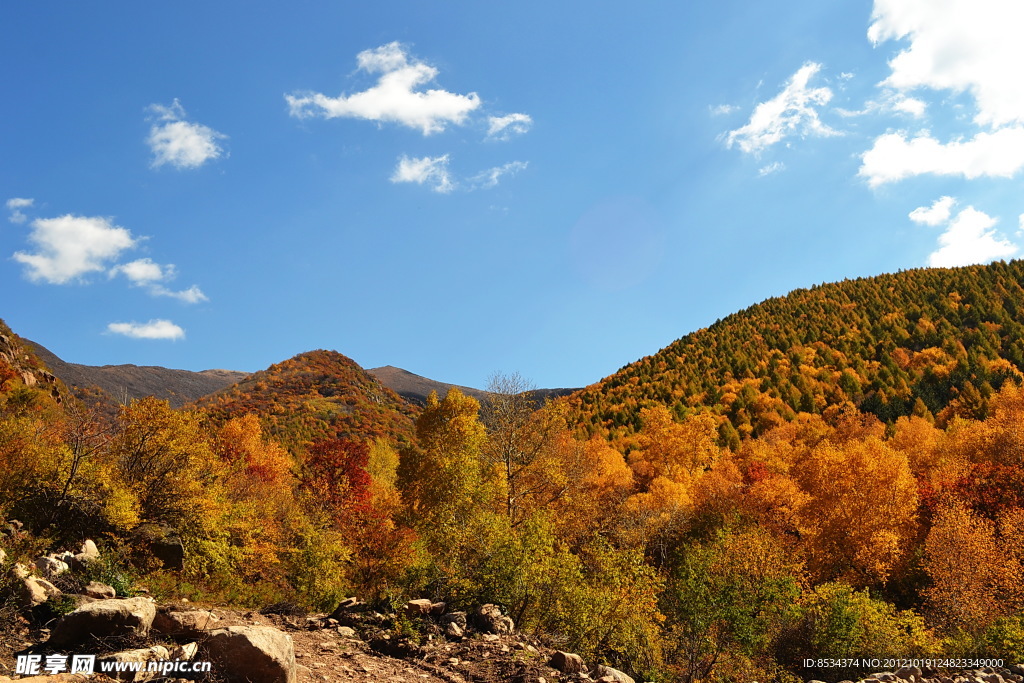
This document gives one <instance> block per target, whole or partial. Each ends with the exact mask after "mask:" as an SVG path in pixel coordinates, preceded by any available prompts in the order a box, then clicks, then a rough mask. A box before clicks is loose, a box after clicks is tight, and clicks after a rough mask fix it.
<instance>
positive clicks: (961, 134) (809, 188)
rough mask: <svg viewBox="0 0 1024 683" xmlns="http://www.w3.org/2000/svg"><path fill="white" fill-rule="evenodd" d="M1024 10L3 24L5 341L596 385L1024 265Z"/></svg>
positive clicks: (106, 352)
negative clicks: (873, 295) (797, 310)
mask: <svg viewBox="0 0 1024 683" xmlns="http://www.w3.org/2000/svg"><path fill="white" fill-rule="evenodd" d="M1021 25H1024V10H1022V9H1021V6H1020V4H1019V3H1017V2H1010V1H1007V0H972V1H968V0H948V1H946V2H942V3H936V2H932V1H930V0H876V1H875V2H874V3H872V2H865V1H860V2H845V3H822V2H820V0H808V1H800V0H798V1H795V2H790V3H786V4H785V5H779V4H777V3H774V4H773V3H749V2H745V3H740V2H721V3H678V2H671V3H670V2H649V3H640V4H639V5H636V6H630V7H628V8H627V7H626V6H625V5H622V4H621V3H608V2H586V3H583V2H566V3H551V2H545V3H538V2H524V3H517V4H515V6H512V5H507V4H505V5H500V6H499V5H495V4H493V3H454V2H423V1H422V0H417V1H416V2H381V3H374V4H373V6H372V7H370V6H369V3H360V4H356V3H334V2H297V3H288V4H284V3H269V2H244V3H243V2H217V3H198V2H189V1H182V2H178V3H173V4H171V5H167V4H163V5H158V4H156V3H129V2H109V3H79V2H54V3H4V4H3V5H2V6H0V59H2V62H3V64H4V65H5V68H4V69H3V70H2V71H0V88H2V91H3V92H4V94H5V103H4V106H3V107H0V189H2V192H3V195H2V197H0V201H2V202H4V203H5V206H4V207H2V208H4V210H5V211H6V215H5V217H4V218H3V219H2V221H0V290H2V291H3V292H4V294H5V295H4V296H3V306H2V309H0V317H2V318H4V319H5V320H6V321H7V322H8V324H9V325H11V327H12V328H13V329H14V330H15V331H16V332H17V333H18V334H20V335H22V336H25V337H28V338H30V339H33V340H35V341H38V342H40V343H42V344H44V345H46V346H47V347H49V348H50V349H51V350H53V351H54V352H56V353H57V354H58V355H60V356H61V357H63V358H65V359H66V360H70V361H73V362H79V363H86V364H95V365H102V364H114V363H135V364H139V365H163V366H168V367H178V368H186V369H192V370H201V369H205V368H213V367H217V368H230V369H239V370H258V369H262V368H264V367H266V366H268V365H270V364H271V363H275V362H278V361H281V360H284V359H285V358H288V357H290V356H292V355H294V354H296V353H299V352H302V351H305V350H309V349H314V348H329V349H336V350H338V351H340V352H342V353H344V354H346V355H348V356H350V357H352V358H354V359H355V360H356V361H357V362H359V363H360V364H362V365H363V366H364V367H374V366H378V365H385V364H392V365H398V366H401V367H404V368H407V369H409V370H412V371H413V372H417V373H419V374H423V375H427V376H430V377H434V378H437V379H441V380H444V381H449V382H455V383H460V384H467V385H471V386H483V385H485V384H486V382H487V378H488V376H489V375H490V374H491V373H493V372H496V371H497V372H513V371H518V372H519V373H521V374H522V375H524V376H525V377H528V378H530V379H531V380H532V381H533V382H535V383H536V384H537V385H539V386H581V385H585V384H589V383H592V382H595V381H597V380H599V379H601V378H602V377H604V376H606V375H608V374H610V373H612V372H614V371H615V370H617V369H618V368H619V367H621V366H623V365H626V364H628V363H630V362H632V361H634V360H636V359H637V358H640V357H642V356H644V355H648V354H651V353H654V352H656V351H657V350H658V349H660V348H662V347H663V346H665V345H666V344H668V343H670V342H671V341H673V340H675V339H677V338H678V337H681V336H682V335H684V334H686V333H688V332H691V331H693V330H696V329H699V328H701V327H704V326H707V325H709V324H711V323H712V322H714V321H715V320H716V319H718V318H720V317H724V316H725V315H728V314H729V313H732V312H734V311H736V310H738V309H741V308H744V307H746V306H749V305H751V304H754V303H757V302H759V301H761V300H763V299H765V298H768V297H771V296H777V295H782V294H785V293H786V292H788V291H790V290H792V289H795V288H799V287H808V286H810V285H813V284H816V283H821V282H825V281H834V280H841V279H843V278H853V277H860V276H870V275H875V274H879V273H883V272H893V271H897V270H900V269H908V268H916V267H921V266H927V265H935V266H953V265H963V264H967V263H981V262H986V261H990V260H993V259H996V258H1004V259H1008V258H1013V257H1015V256H1017V255H1019V254H1020V253H1021V245H1022V244H1024V237H1022V234H1021V232H1020V227H1021V214H1022V212H1024V201H1021V200H1020V196H1021V192H1020V177H1021V169H1022V168H1024V81H1022V80H1021V79H1020V78H1019V74H1018V73H1017V71H1018V67H1019V65H1020V64H1022V63H1024V42H1022V41H1020V40H1019V39H1018V36H1017V35H1016V31H1017V30H1018V29H1019V27H1020V26H1021Z"/></svg>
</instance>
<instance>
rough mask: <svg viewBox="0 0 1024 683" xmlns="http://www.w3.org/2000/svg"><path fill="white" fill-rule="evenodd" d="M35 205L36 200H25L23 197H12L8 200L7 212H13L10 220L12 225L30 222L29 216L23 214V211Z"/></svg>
mask: <svg viewBox="0 0 1024 683" xmlns="http://www.w3.org/2000/svg"><path fill="white" fill-rule="evenodd" d="M33 204H35V200H34V199H25V198H23V197H11V198H10V199H8V200H7V210H8V211H10V212H11V215H10V216H9V217H8V220H9V221H10V222H12V223H18V224H21V223H24V222H25V221H27V220H28V216H26V215H25V214H24V212H22V209H28V208H30V207H31V206H32V205H33Z"/></svg>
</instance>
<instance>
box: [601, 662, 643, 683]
mask: <svg viewBox="0 0 1024 683" xmlns="http://www.w3.org/2000/svg"><path fill="white" fill-rule="evenodd" d="M590 675H591V676H592V677H593V678H596V679H602V680H607V681H615V683H636V682H635V681H634V680H633V678H632V676H629V675H628V674H625V673H623V672H622V671H619V670H618V669H613V668H611V667H610V666H605V665H604V664H598V665H597V666H596V667H595V668H594V671H593V672H592V673H591V674H590Z"/></svg>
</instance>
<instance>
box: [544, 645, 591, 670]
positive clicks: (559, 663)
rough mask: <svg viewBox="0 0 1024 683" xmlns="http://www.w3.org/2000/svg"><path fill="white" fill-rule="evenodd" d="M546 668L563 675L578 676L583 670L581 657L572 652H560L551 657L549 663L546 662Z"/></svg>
mask: <svg viewBox="0 0 1024 683" xmlns="http://www.w3.org/2000/svg"><path fill="white" fill-rule="evenodd" d="M548 666H550V667H551V668H552V669H557V670H558V671H561V672H562V673H564V674H578V673H580V672H582V671H583V669H584V667H583V658H582V657H580V656H579V655H577V654H573V653H572V652H562V651H561V650H558V651H557V652H555V654H553V655H551V661H550V662H548Z"/></svg>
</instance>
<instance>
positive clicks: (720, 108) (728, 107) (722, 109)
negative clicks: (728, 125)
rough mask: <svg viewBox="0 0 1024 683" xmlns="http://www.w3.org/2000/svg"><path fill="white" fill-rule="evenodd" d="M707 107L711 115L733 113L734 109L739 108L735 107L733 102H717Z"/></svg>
mask: <svg viewBox="0 0 1024 683" xmlns="http://www.w3.org/2000/svg"><path fill="white" fill-rule="evenodd" d="M709 109H710V110H711V115H712V116H725V115H727V114H731V113H733V112H734V111H736V110H737V109H739V107H737V106H736V105H734V104H719V105H717V106H714V107H709Z"/></svg>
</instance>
